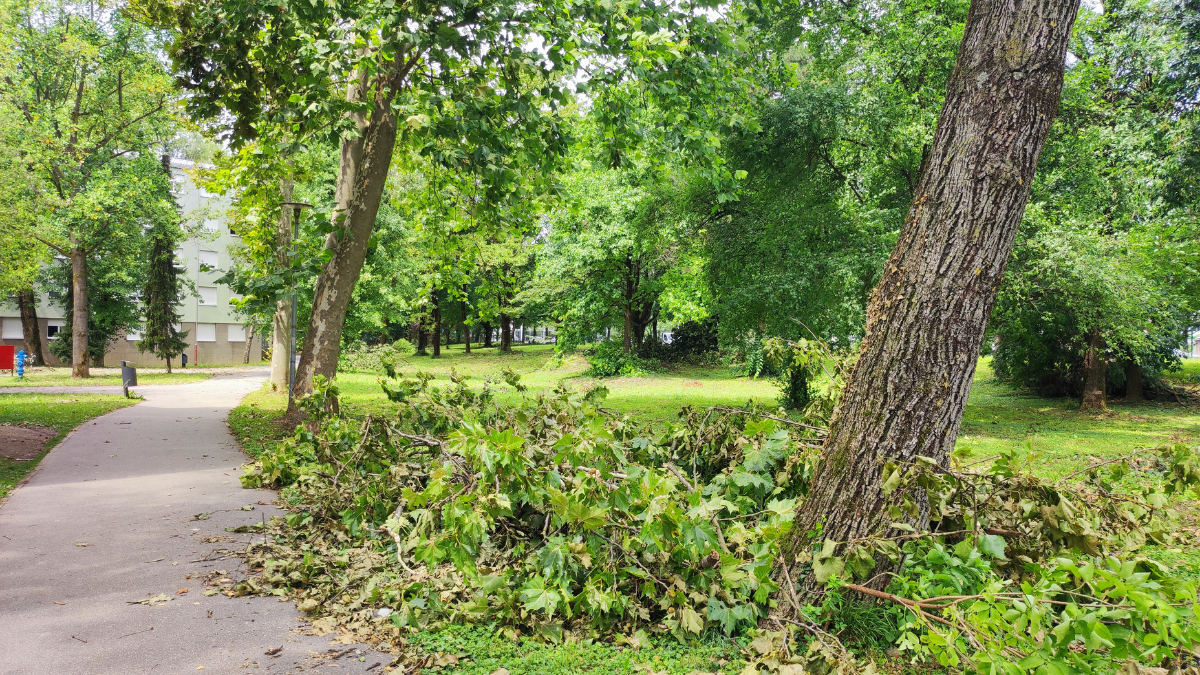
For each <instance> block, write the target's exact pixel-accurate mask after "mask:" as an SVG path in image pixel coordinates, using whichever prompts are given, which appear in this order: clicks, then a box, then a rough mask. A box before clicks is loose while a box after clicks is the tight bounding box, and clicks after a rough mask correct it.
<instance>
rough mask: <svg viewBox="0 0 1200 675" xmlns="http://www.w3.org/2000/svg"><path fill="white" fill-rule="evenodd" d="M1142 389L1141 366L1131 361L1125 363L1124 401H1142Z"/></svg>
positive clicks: (1143, 395)
mask: <svg viewBox="0 0 1200 675" xmlns="http://www.w3.org/2000/svg"><path fill="white" fill-rule="evenodd" d="M1144 400H1146V395H1145V393H1144V392H1143V391H1142V367H1141V366H1140V365H1138V364H1137V363H1135V362H1133V361H1128V362H1126V363H1125V401H1126V402H1127V403H1128V402H1132V401H1144Z"/></svg>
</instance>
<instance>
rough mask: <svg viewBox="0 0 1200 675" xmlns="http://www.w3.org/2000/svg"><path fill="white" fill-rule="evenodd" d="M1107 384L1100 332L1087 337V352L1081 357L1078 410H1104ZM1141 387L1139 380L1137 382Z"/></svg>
mask: <svg viewBox="0 0 1200 675" xmlns="http://www.w3.org/2000/svg"><path fill="white" fill-rule="evenodd" d="M1107 384H1108V359H1106V358H1105V357H1104V338H1103V337H1102V336H1101V335H1100V331H1092V332H1091V334H1090V335H1088V350H1087V353H1086V354H1084V356H1083V396H1082V397H1081V398H1082V400H1081V401H1080V402H1079V409H1080V410H1104V408H1105V401H1104V389H1105V385H1107ZM1138 385H1139V387H1140V386H1141V382H1140V378H1139V382H1138Z"/></svg>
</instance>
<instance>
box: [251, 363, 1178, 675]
mask: <svg viewBox="0 0 1200 675" xmlns="http://www.w3.org/2000/svg"><path fill="white" fill-rule="evenodd" d="M505 379H506V381H507V383H508V385H509V386H510V387H512V388H514V389H516V390H518V391H521V392H523V391H524V387H523V386H522V385H521V384H520V382H519V379H518V378H517V377H516V376H515V375H514V374H512V373H507V374H506V375H505ZM382 385H383V388H384V391H385V392H386V393H387V395H388V397H389V398H390V399H391V400H392V401H393V402H394V403H395V413H394V414H393V415H389V416H387V417H386V418H385V417H381V416H368V417H364V418H352V417H349V416H347V415H345V414H343V413H340V412H334V411H335V410H336V409H337V406H334V405H331V403H332V400H333V399H334V398H336V396H337V390H336V387H335V386H334V385H330V384H329V383H325V382H318V386H317V387H316V389H315V393H314V394H313V395H312V396H310V397H308V398H306V399H304V400H303V401H302V402H301V405H302V406H303V408H304V409H305V411H306V413H307V414H308V416H309V419H310V420H311V423H310V424H309V425H307V426H306V427H304V428H302V429H299V430H298V431H297V434H296V435H295V436H294V437H293V438H290V439H288V440H286V441H284V442H282V443H280V444H279V445H278V447H276V448H275V449H273V450H272V451H270V452H268V453H266V454H265V455H264V456H263V457H262V458H260V460H259V461H258V462H257V463H256V464H255V465H253V466H251V467H248V470H247V473H246V475H245V476H244V477H243V482H244V484H246V485H247V486H257V485H271V486H276V487H282V488H284V491H283V496H284V498H285V499H286V500H287V501H288V502H289V503H290V504H291V505H292V509H291V513H290V514H289V515H288V517H287V518H286V519H277V520H276V521H274V522H273V523H271V524H270V525H269V530H270V534H272V535H273V536H272V537H270V538H269V539H268V540H267V541H266V542H265V543H263V544H260V545H256V546H255V547H254V548H252V549H251V550H250V551H249V557H250V562H251V565H252V567H254V568H255V569H258V570H260V571H261V574H260V575H259V576H257V577H255V578H253V579H250V580H248V581H247V582H245V583H244V584H242V585H241V586H240V587H239V589H240V591H241V592H257V593H274V594H279V595H287V596H290V597H295V598H296V599H298V600H299V603H300V608H301V609H302V610H304V611H306V612H309V613H310V614H311V615H313V616H314V625H315V626H316V627H317V628H318V629H319V630H324V631H332V630H334V629H335V628H336V629H338V630H341V631H343V632H346V633H347V635H348V637H347V639H350V637H353V638H355V639H359V640H366V641H369V642H371V643H373V644H376V645H378V646H380V647H381V648H387V649H391V650H392V651H395V652H403V651H404V648H405V647H404V645H405V641H404V636H405V635H406V634H408V633H409V632H411V631H413V630H417V629H420V628H424V627H430V626H434V625H437V624H440V623H443V622H456V621H457V622H487V623H490V624H494V625H495V626H496V627H497V629H498V630H500V631H502V632H503V633H504V634H507V635H509V636H510V637H513V638H516V637H518V636H538V637H539V638H540V639H547V640H563V639H577V638H605V639H614V640H629V639H636V638H635V636H638V635H643V634H657V635H662V636H668V635H669V636H674V637H675V638H677V639H680V640H686V639H689V636H695V635H699V634H701V633H705V632H719V633H723V634H726V635H732V636H739V635H740V636H746V638H747V640H748V642H747V644H748V647H747V654H748V657H749V665H748V666H747V671H746V672H747V673H750V672H759V670H758V669H759V668H762V669H765V670H767V671H769V672H782V673H789V672H790V673H800V672H824V671H829V670H838V671H842V672H852V671H854V670H856V669H859V666H860V664H861V661H860V659H859V657H858V656H856V654H855V651H854V650H853V649H850V648H849V647H855V642H856V641H855V636H854V635H853V634H852V631H851V633H850V634H847V632H846V631H844V630H839V629H837V627H836V626H837V625H838V620H837V618H836V616H834V615H835V614H836V613H837V612H838V611H841V610H839V609H838V608H839V607H843V606H844V605H845V603H844V602H843V600H844V598H845V597H846V594H847V593H850V592H853V595H854V596H856V597H859V598H861V597H864V596H865V595H872V596H874V597H875V598H877V599H882V600H887V601H889V603H890V604H887V605H886V607H887V609H878V607H877V608H876V609H875V610H872V611H883V612H885V613H886V612H891V617H892V618H891V619H889V620H890V621H891V622H892V625H893V626H894V627H895V631H894V634H892V635H889V636H888V640H890V641H891V642H892V643H894V644H895V645H896V646H897V647H898V648H900V649H901V650H904V651H907V652H909V653H910V654H911V656H912V658H916V659H921V658H927V657H932V658H935V659H937V660H938V661H939V662H941V663H942V664H944V665H947V666H970V667H973V668H975V669H978V670H979V671H981V672H996V671H1005V672H1013V671H1012V669H1011V668H1010V666H1012V665H1013V664H1018V663H1019V664H1023V665H1021V666H1020V667H1021V668H1022V669H1023V670H1022V671H1021V672H1029V671H1036V670H1039V669H1044V672H1047V673H1050V672H1102V671H1104V670H1105V669H1106V668H1110V667H1116V666H1117V665H1120V664H1123V663H1124V662H1125V661H1126V660H1129V661H1130V662H1131V663H1135V664H1136V663H1142V664H1152V665H1159V664H1166V663H1173V664H1176V665H1184V664H1185V663H1187V662H1188V659H1190V658H1192V657H1191V655H1190V650H1191V649H1192V647H1193V645H1195V644H1196V643H1198V642H1200V631H1198V630H1197V627H1196V625H1195V623H1194V621H1193V616H1192V606H1193V604H1194V602H1195V599H1196V588H1195V585H1194V584H1193V583H1190V582H1182V581H1178V580H1175V579H1172V578H1171V576H1170V574H1169V570H1167V569H1166V568H1164V567H1163V566H1161V565H1158V564H1156V563H1153V562H1152V561H1150V560H1148V559H1146V558H1143V557H1140V556H1138V554H1137V550H1138V549H1139V548H1140V547H1141V546H1143V545H1145V544H1146V543H1147V542H1153V543H1159V544H1165V543H1169V541H1170V539H1171V536H1172V535H1171V533H1172V532H1173V520H1172V519H1173V518H1174V515H1173V514H1172V511H1171V509H1170V508H1169V504H1170V503H1171V502H1172V501H1174V500H1177V499H1178V498H1179V495H1180V494H1181V493H1182V492H1184V491H1186V490H1190V489H1192V488H1194V486H1195V485H1196V484H1197V483H1200V471H1198V470H1197V466H1196V454H1195V453H1194V452H1193V451H1192V450H1190V449H1189V448H1187V447H1186V446H1174V447H1172V448H1169V449H1163V450H1159V451H1157V452H1156V454H1155V456H1154V461H1153V462H1152V463H1150V464H1146V463H1144V462H1143V463H1135V462H1134V461H1133V458H1126V459H1122V460H1121V461H1115V462H1110V463H1107V464H1106V465H1105V466H1100V467H1094V468H1092V469H1091V470H1089V471H1087V472H1085V474H1086V475H1085V476H1083V479H1082V480H1080V481H1074V482H1073V481H1063V482H1060V483H1047V482H1045V481H1042V480H1040V479H1038V478H1036V477H1034V476H1033V475H1032V474H1031V472H1030V471H1029V470H1028V466H1029V464H1028V463H1029V462H1030V461H1031V460H1030V459H1029V457H1028V456H1024V455H1022V454H1021V453H1009V454H1005V455H1002V456H999V457H996V458H991V461H990V465H989V468H988V469H986V470H971V469H972V467H970V466H964V465H963V461H964V460H963V458H955V459H954V461H953V462H952V465H951V467H950V468H945V467H941V466H939V465H937V464H935V463H919V464H915V465H912V466H887V467H886V468H885V473H884V475H885V489H886V490H887V491H888V493H889V494H891V495H892V496H893V502H894V506H893V507H892V508H893V513H892V515H893V520H894V523H893V524H892V525H891V526H890V527H889V528H887V529H886V530H885V531H881V532H879V533H877V534H876V535H875V536H872V537H869V538H865V539H863V540H858V541H854V542H835V541H829V540H823V539H822V538H821V537H820V535H819V533H815V532H814V533H807V534H808V535H809V536H810V537H812V542H813V545H812V547H811V551H810V552H808V553H804V554H802V555H803V556H811V557H810V558H809V559H808V561H807V562H808V563H809V565H810V569H811V574H812V575H813V576H814V577H815V578H816V579H817V580H819V581H820V582H821V583H823V584H825V585H826V587H827V588H828V589H829V590H830V592H829V593H828V594H827V596H826V599H825V601H824V603H823V604H822V605H820V606H813V605H808V604H804V605H801V603H800V602H798V601H797V599H796V596H795V594H794V591H793V589H792V587H790V586H791V584H790V583H789V582H790V581H791V580H790V579H789V580H782V581H781V580H780V579H777V578H775V577H774V576H773V570H775V569H777V568H786V566H782V565H777V562H778V557H779V555H780V554H779V550H780V547H779V544H780V542H781V540H783V538H784V537H786V536H787V535H788V533H789V531H790V529H791V524H792V519H793V514H794V512H795V509H796V507H797V505H798V504H799V503H800V501H801V500H803V499H804V497H805V495H806V494H807V492H808V488H809V481H810V479H811V477H812V475H813V470H814V466H815V463H816V462H817V461H818V456H819V447H820V442H821V440H822V437H823V435H824V431H823V429H821V428H820V427H819V426H817V425H815V424H806V423H803V422H797V421H795V420H792V419H789V418H787V417H786V416H783V415H782V414H779V413H776V412H775V411H771V410H767V409H764V408H762V407H759V406H755V405H754V404H747V406H746V407H745V409H732V408H720V407H718V408H712V409H707V410H697V409H693V408H686V409H684V410H683V411H682V412H681V414H680V418H679V420H678V421H677V422H675V423H671V424H667V425H665V426H662V427H659V428H650V427H645V426H639V425H637V424H635V423H634V422H633V421H631V420H630V419H628V418H626V417H621V416H618V415H616V414H614V413H612V412H611V411H608V410H605V409H604V408H603V407H602V404H603V398H604V395H605V394H606V391H605V390H604V389H603V388H597V389H594V390H591V391H589V392H587V393H586V394H575V393H572V392H570V391H568V390H566V389H565V388H561V387H560V388H559V389H556V390H555V391H553V392H549V393H544V394H538V395H528V394H525V395H524V396H523V398H522V400H521V402H519V403H517V404H512V405H501V404H499V403H498V402H497V401H496V398H495V396H494V391H493V387H494V386H496V383H492V382H485V383H484V384H483V386H482V387H472V386H469V384H468V382H467V380H466V378H463V377H460V376H458V375H453V376H452V378H451V383H450V385H449V386H448V387H439V386H434V385H433V384H432V381H431V378H430V377H428V376H426V375H418V376H417V377H415V378H412V379H405V378H402V377H399V376H397V375H396V373H395V372H394V371H392V372H389V377H388V378H387V379H385V380H384V381H383V382H382ZM976 466H978V465H976ZM922 503H925V504H927V506H928V508H926V509H924V511H925V512H926V513H928V525H927V526H926V527H918V526H917V525H919V524H920V520H921V511H922V510H923V509H922V507H921V504H922ZM887 559H890V560H892V561H893V562H895V563H896V564H897V565H899V570H900V571H899V572H897V573H891V574H890V577H883V578H879V575H878V574H876V573H875V570H876V567H877V564H878V563H881V562H883V561H885V560H887ZM781 585H782V586H783V588H781ZM884 589H886V590H884ZM780 603H783V604H784V605H785V606H786V605H789V604H790V603H794V604H795V606H796V607H795V609H798V611H796V612H781V611H779V610H780V609H781V606H780ZM785 616H786V617H788V618H783V617H785ZM760 627H761V629H760ZM767 628H772V629H773V630H763V629H767ZM847 645H849V647H848V646H847ZM859 651H861V650H859ZM1018 656H1019V658H1018ZM1114 664H1115V665H1114Z"/></svg>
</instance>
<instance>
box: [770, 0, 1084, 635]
mask: <svg viewBox="0 0 1200 675" xmlns="http://www.w3.org/2000/svg"><path fill="white" fill-rule="evenodd" d="M1078 4H1079V0H974V2H972V4H971V9H970V13H969V15H968V17H967V24H966V29H965V31H964V35H963V41H962V44H961V46H960V47H959V53H958V58H957V63H956V65H955V69H954V73H953V74H952V75H951V77H950V81H949V84H948V86H947V93H946V101H945V104H944V106H943V108H942V113H941V117H940V119H939V120H938V125H937V130H936V132H935V134H934V139H933V143H932V145H931V147H930V151H929V155H928V159H927V160H926V162H925V167H924V170H923V172H922V175H921V179H920V182H919V184H918V186H917V190H916V192H915V195H914V199H913V203H912V206H911V208H910V210H909V213H908V217H907V219H906V221H905V224H904V227H903V229H902V230H901V233H900V238H899V240H898V241H897V243H896V247H895V249H894V250H893V251H892V255H891V257H890V258H889V260H888V263H887V265H886V267H885V269H884V272H883V278H882V280H881V281H880V282H879V285H878V286H877V287H876V288H875V290H874V291H873V292H872V294H871V301H870V304H869V307H868V311H867V326H866V331H865V334H864V338H863V343H862V346H861V351H860V356H859V359H858V362H857V363H856V365H855V366H854V369H853V371H852V372H851V375H850V378H849V380H848V381H847V383H846V388H845V391H844V393H843V394H842V400H841V402H840V404H839V405H838V407H837V408H836V410H835V411H834V414H833V417H832V420H831V421H830V429H829V436H828V437H827V439H826V441H825V443H824V447H823V448H822V452H821V460H820V463H819V465H818V467H817V470H816V474H815V475H814V476H813V479H812V492H811V493H810V494H809V495H808V497H807V499H806V500H805V502H804V503H803V504H802V505H801V506H800V508H799V509H798V511H797V515H796V521H795V524H794V525H793V527H792V533H791V535H789V538H788V540H787V541H785V542H784V543H783V546H782V553H783V560H784V565H786V569H787V570H789V573H788V574H782V573H781V571H782V569H783V568H782V566H781V568H779V569H776V570H775V579H776V581H777V582H778V583H780V585H781V588H783V589H788V590H785V591H784V592H783V593H782V597H781V598H780V608H781V609H782V610H783V611H785V612H786V611H789V609H792V608H793V605H792V596H791V594H790V587H791V582H790V581H788V579H789V578H790V579H794V580H796V583H797V585H798V586H799V588H798V591H800V592H801V594H802V595H804V596H806V597H808V598H811V597H813V596H816V595H819V593H820V589H819V587H818V585H817V584H816V582H815V580H813V579H811V578H809V577H806V576H804V574H803V572H804V570H805V567H804V566H802V565H801V564H799V562H798V560H797V558H798V556H799V555H800V554H802V553H807V552H808V551H810V550H811V549H812V547H813V546H814V545H817V546H820V545H821V544H822V542H821V541H813V540H811V539H810V538H809V537H810V533H811V532H817V531H819V532H821V535H820V537H821V538H822V539H826V540H831V541H833V542H838V543H841V542H846V541H849V540H852V539H856V538H859V537H866V536H871V535H875V534H877V533H883V532H885V531H886V530H887V529H888V523H889V522H891V519H890V517H889V514H888V508H887V507H888V506H889V504H891V503H892V502H891V500H890V499H889V498H888V497H885V495H884V494H883V491H882V489H881V484H880V474H881V471H882V468H883V462H884V461H885V460H892V461H897V462H908V461H912V460H913V459H914V458H916V457H918V456H924V457H928V458H930V459H932V460H933V461H934V462H937V463H945V462H946V461H947V457H948V453H949V452H950V451H951V450H952V449H953V447H954V442H955V439H956V438H957V435H958V429H959V424H960V423H961V421H962V414H963V409H964V408H965V407H966V402H967V394H968V392H969V391H970V386H971V378H972V376H973V375H974V373H975V363H976V359H977V358H978V356H979V347H980V343H981V342H982V340H983V334H984V329H985V328H986V326H987V319H988V316H989V315H990V314H991V311H992V306H993V304H994V303H995V299H996V292H997V289H998V288H999V285H1000V281H1001V279H1002V278H1003V276H1004V269H1005V266H1006V264H1007V260H1008V255H1009V252H1010V251H1011V250H1012V245H1013V240H1014V238H1015V236H1016V233H1017V227H1018V225H1019V224H1020V222H1021V218H1022V216H1023V214H1024V212H1025V205H1026V202H1027V200H1028V198H1029V187H1030V184H1031V183H1032V181H1033V177H1034V173H1035V170H1036V168H1037V160H1038V156H1039V155H1040V154H1041V150H1042V144H1043V142H1044V141H1045V138H1046V134H1047V132H1048V131H1049V128H1050V123H1051V120H1052V119H1053V117H1054V115H1055V112H1056V111H1057V109H1058V104H1059V98H1060V95H1061V93H1062V81H1063V62H1064V57H1065V54H1066V49H1067V41H1068V38H1069V37H1070V34H1071V24H1072V23H1074V18H1075V12H1076V10H1077V8H1078ZM894 496H895V495H893V497H894ZM918 497H919V496H918ZM918 524H919V523H918ZM837 551H838V553H839V554H840V553H843V552H844V549H843V548H839V549H837ZM875 571H876V572H879V571H880V570H879V569H876V570H875ZM882 578H883V579H885V580H886V576H884V577H882ZM805 599H806V598H805V597H802V598H800V599H799V602H801V603H803V602H805Z"/></svg>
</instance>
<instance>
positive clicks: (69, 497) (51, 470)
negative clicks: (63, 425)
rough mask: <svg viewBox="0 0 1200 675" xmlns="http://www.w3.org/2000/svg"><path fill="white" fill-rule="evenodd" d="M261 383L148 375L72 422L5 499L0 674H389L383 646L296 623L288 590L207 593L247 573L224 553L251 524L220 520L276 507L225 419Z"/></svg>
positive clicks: (0, 518) (246, 518)
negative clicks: (304, 629) (161, 598)
mask: <svg viewBox="0 0 1200 675" xmlns="http://www.w3.org/2000/svg"><path fill="white" fill-rule="evenodd" d="M262 381H263V376H262V375H261V374H260V373H236V374H231V375H218V376H216V377H213V378H211V379H209V380H206V381H204V382H200V383H196V384H186V385H171V386H147V387H138V388H137V389H136V391H137V392H138V393H139V394H141V395H143V396H144V397H145V400H144V401H142V402H141V403H139V404H137V405H134V406H130V407H128V408H123V409H121V410H117V411H115V412H112V413H109V414H108V415H104V416H103V417H98V418H96V419H94V420H92V421H90V422H86V423H85V424H84V425H83V426H81V427H80V428H79V429H76V430H75V431H73V432H72V433H71V434H70V435H69V436H67V438H66V439H64V440H63V441H62V443H60V444H59V446H58V447H56V448H55V449H54V450H52V451H51V452H50V453H49V454H48V455H47V456H46V458H45V459H43V460H42V462H41V465H40V466H38V468H37V470H36V471H35V472H34V474H33V475H32V477H31V478H30V479H29V481H28V482H27V483H26V484H24V485H22V486H21V487H18V488H17V489H16V490H15V491H13V493H12V495H11V496H10V497H9V499H8V500H7V501H6V502H4V503H3V504H2V505H0V674H3V675H41V674H44V673H54V674H55V675H73V674H75V673H88V674H97V675H134V674H136V673H192V672H197V671H201V672H205V673H252V672H264V671H269V672H279V673H282V672H298V671H305V672H324V673H372V674H374V675H378V674H380V673H382V672H384V670H385V666H387V664H388V663H390V661H391V658H390V657H389V656H387V655H385V654H378V653H374V652H370V651H367V650H366V648H365V647H362V646H361V645H359V646H358V649H361V650H362V651H360V652H356V651H349V652H343V650H346V649H348V648H349V647H347V646H344V645H339V646H336V647H333V646H331V645H330V641H329V638H328V637H315V636H306V635H301V634H299V633H297V632H296V629H298V628H299V627H300V626H301V618H300V615H299V613H298V612H297V611H296V609H295V605H294V604H293V603H292V602H289V601H280V600H277V599H274V598H257V597H255V598H229V597H226V596H225V595H214V596H211V597H209V596H205V595H203V591H204V582H203V577H204V576H206V575H210V574H212V573H213V572H217V571H220V570H224V572H222V573H221V574H219V575H217V576H219V577H230V578H234V579H236V578H239V576H243V575H244V573H245V567H244V565H243V564H242V562H241V560H239V559H238V558H237V557H236V556H229V555H228V553H221V551H222V550H225V551H230V550H236V549H238V548H242V547H244V546H245V543H246V542H247V541H249V537H248V536H247V535H235V534H230V533H228V532H227V531H226V529H225V528H230V527H234V526H237V525H243V524H249V523H256V522H260V521H261V520H262V519H264V518H270V517H271V516H272V515H274V514H277V513H279V510H278V509H276V508H275V507H273V506H269V505H262V504H260V502H266V503H269V502H271V501H272V500H273V499H274V498H275V494H274V493H273V492H272V491H269V490H243V489H242V488H241V486H240V484H239V482H238V476H239V475H240V473H241V471H240V469H239V467H240V465H241V464H242V463H243V462H245V461H246V456H245V455H244V454H243V453H242V452H241V450H240V448H238V446H237V443H236V442H235V441H234V439H233V437H232V436H231V435H230V433H229V430H228V427H227V426H226V424H225V418H226V415H227V414H228V412H229V410H230V409H231V408H233V407H234V406H236V405H237V404H238V402H239V401H240V400H241V399H242V397H243V396H245V395H246V394H247V393H249V392H251V391H254V390H256V389H258V387H259V386H260V385H261V384H262ZM89 389H90V388H89ZM246 505H252V506H253V507H254V510H252V511H246V510H243V509H242V507H243V506H246ZM202 513H206V514H211V515H210V516H209V517H208V518H207V519H205V520H196V519H195V515H196V514H202ZM185 588H186V589H188V590H187V591H186V592H181V591H182V589H185ZM160 594H165V595H167V596H169V597H170V598H171V600H170V601H169V602H166V603H165V604H159V605H146V604H130V603H131V602H133V601H137V600H141V599H144V598H150V597H154V596H158V595H160ZM281 646H282V647H283V649H282V650H281V651H280V652H278V653H277V654H275V655H273V656H272V655H268V654H266V653H265V652H267V651H268V650H273V649H274V648H276V647H281ZM331 649H336V650H337V653H340V656H339V657H338V658H336V659H334V658H331V656H332V655H331V653H330V650H331ZM377 664H381V665H377Z"/></svg>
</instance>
